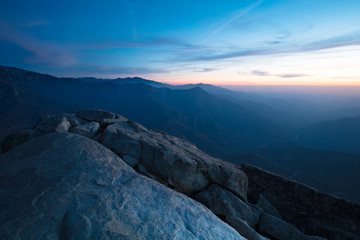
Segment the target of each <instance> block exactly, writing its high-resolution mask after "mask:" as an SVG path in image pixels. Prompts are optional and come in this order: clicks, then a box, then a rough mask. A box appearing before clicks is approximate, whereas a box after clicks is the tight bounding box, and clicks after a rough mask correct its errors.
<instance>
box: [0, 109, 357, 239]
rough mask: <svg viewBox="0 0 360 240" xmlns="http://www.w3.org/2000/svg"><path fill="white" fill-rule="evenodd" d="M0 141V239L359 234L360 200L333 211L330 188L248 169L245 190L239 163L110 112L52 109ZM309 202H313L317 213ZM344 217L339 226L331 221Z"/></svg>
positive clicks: (252, 236)
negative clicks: (320, 191)
mask: <svg viewBox="0 0 360 240" xmlns="http://www.w3.org/2000/svg"><path fill="white" fill-rule="evenodd" d="M78 135H80V136H78ZM2 146H6V149H5V151H9V152H7V153H5V154H4V155H2V156H1V157H2V159H1V160H0V203H1V205H0V210H1V211H2V214H1V215H0V238H1V239H2V238H4V239H7V238H10V239H11V237H13V236H15V235H14V234H17V236H18V238H19V239H244V238H243V237H245V238H246V239H249V240H253V239H254V240H264V239H267V237H269V238H271V239H272V240H273V239H275V240H282V239H306V240H315V239H321V238H317V237H312V236H307V235H305V234H304V233H302V232H305V233H306V234H310V235H319V236H327V237H329V238H328V239H329V240H330V239H354V240H355V239H357V237H358V236H359V234H358V231H359V228H357V226H358V224H357V225H356V221H357V222H358V223H359V222H360V221H359V217H358V216H359V215H357V214H358V212H359V209H360V208H359V206H358V205H351V206H353V207H354V209H355V210H354V211H353V212H354V213H349V209H348V207H349V206H350V205H347V204H348V203H347V202H345V206H342V202H340V203H339V204H338V205H336V206H337V207H338V209H336V208H335V207H336V206H335V207H331V206H332V205H331V204H330V202H329V201H328V198H326V197H325V198H324V197H322V196H323V195H320V197H319V196H317V195H316V194H315V195H314V192H306V191H307V190H306V191H305V190H302V189H303V187H301V186H300V187H299V186H298V185H299V184H297V183H294V184H295V185H294V186H293V185H291V184H290V185H289V184H288V182H289V181H288V180H286V181H285V180H280V181H279V180H278V178H277V176H274V175H272V174H270V175H269V176H268V173H266V174H264V172H263V171H261V170H259V171H257V170H256V169H255V170H256V171H255V170H254V168H251V167H249V166H243V169H244V171H245V172H246V173H247V174H248V176H249V179H250V188H249V189H248V177H247V176H246V175H245V173H244V172H243V171H242V170H241V168H240V167H238V166H235V165H233V164H230V163H227V162H224V161H221V160H219V159H216V158H214V157H212V156H209V155H208V154H206V153H204V152H202V151H200V150H199V149H198V148H197V147H196V146H195V145H193V144H191V143H189V142H187V141H185V140H181V139H179V138H176V137H173V136H170V135H168V134H166V133H164V132H159V131H155V130H149V129H146V128H145V127H143V126H141V125H139V124H137V123H135V122H132V121H129V120H127V119H126V118H124V117H121V116H120V115H117V114H114V113H109V112H106V111H103V110H96V109H92V110H82V111H79V112H78V113H76V114H60V115H54V116H47V117H45V118H42V119H40V120H39V121H38V122H37V124H36V125H35V126H34V127H33V128H32V129H26V130H20V131H18V132H16V133H14V134H12V135H10V136H9V137H7V138H6V139H5V140H4V142H3V143H2ZM14 147H15V149H13V150H11V149H12V148H14ZM3 150H4V149H3ZM139 173H140V174H141V175H145V176H147V177H148V178H147V177H144V176H141V175H140V174H139ZM150 178H152V179H150ZM154 180H155V181H154ZM290 182H291V181H290ZM159 183H161V184H159ZM277 184H278V185H280V186H278V185H277ZM170 188H172V189H170ZM294 189H295V190H294ZM306 189H307V188H306ZM174 190H176V191H177V192H176V191H174ZM248 190H249V191H248ZM294 191H295V192H294ZM304 191H305V192H304ZM312 191H314V190H312ZM179 192H181V193H179ZM182 193H184V194H186V195H188V196H186V195H184V194H182ZM296 193H304V194H305V195H304V196H296ZM289 194H290V195H289ZM284 196H287V197H285V198H284ZM289 196H290V197H289ZM314 196H315V198H313V197H314ZM327 196H328V195H327ZM191 198H194V199H196V200H197V201H198V202H196V201H194V200H192V199H191ZM248 198H249V201H248ZM303 198H304V199H303ZM305 198H307V199H305ZM309 199H310V200H309ZM277 201H279V202H277ZM281 201H284V203H283V202H281ZM301 201H303V202H301ZM307 201H308V202H307ZM309 201H310V202H309ZM311 201H312V202H313V203H311ZM199 202H200V203H199ZM201 203H202V204H204V205H205V206H206V207H207V208H206V207H205V206H204V205H202V204H201ZM304 204H305V205H304ZM307 204H310V205H311V204H313V207H312V208H311V211H312V212H311V213H309V212H307V211H305V210H306V206H307ZM322 204H325V205H326V206H322ZM328 204H330V205H328ZM304 206H305V208H304ZM287 207H289V208H291V207H294V209H295V210H291V209H290V210H288V209H286V208H287ZM283 208H285V210H284V209H283ZM324 209H327V210H326V211H324ZM344 209H345V212H344V213H341V214H342V215H341V214H340V213H339V212H341V211H343V210H344ZM210 210H211V211H210ZM330 210H332V211H334V212H335V213H336V214H333V215H331V214H329V211H330ZM212 212H213V213H215V214H216V215H218V217H216V216H215V215H214V214H213V213H212ZM322 214H325V215H322ZM327 214H328V215H327ZM346 214H350V215H351V214H353V215H351V216H350V217H349V219H347V218H346ZM307 215H308V216H310V218H308V216H307ZM318 215H322V218H319V216H318ZM328 216H330V218H329V219H327V217H328ZM338 216H340V219H341V221H342V222H343V223H339V226H340V227H336V226H335V225H334V222H331V221H333V218H334V219H336V217H338ZM219 217H220V218H221V219H222V220H223V221H221V220H220V218H219ZM336 221H340V220H336ZM224 222H227V223H228V224H229V225H230V226H232V227H233V228H231V227H230V226H229V225H227V224H226V223H224ZM287 222H290V223H291V224H293V225H291V224H289V223H287ZM299 222H300V223H301V224H299ZM329 223H331V224H329ZM346 224H350V225H349V226H345V225H346ZM1 226H2V227H1ZM297 228H299V229H300V230H301V231H302V232H301V231H300V230H298V229H297ZM330 228H333V229H330ZM351 228H352V230H349V229H351ZM234 229H235V230H236V231H235V230H234ZM309 229H310V230H309ZM343 229H344V230H345V231H344V232H341V231H342V230H343ZM326 231H327V232H326ZM325 232H326V234H327V235H326V234H325ZM239 234H240V235H241V236H242V237H241V236H240V235H239ZM3 236H4V237H3ZM334 236H335V237H334ZM342 237H343V238H342Z"/></svg>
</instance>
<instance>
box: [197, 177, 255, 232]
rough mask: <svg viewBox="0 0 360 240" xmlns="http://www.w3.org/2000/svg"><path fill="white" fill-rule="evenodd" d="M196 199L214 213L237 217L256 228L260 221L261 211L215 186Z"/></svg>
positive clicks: (199, 194) (198, 195)
mask: <svg viewBox="0 0 360 240" xmlns="http://www.w3.org/2000/svg"><path fill="white" fill-rule="evenodd" d="M194 199H196V200H197V201H199V202H201V203H203V204H204V205H205V206H206V207H208V208H209V209H210V210H211V211H212V212H213V213H215V214H217V215H219V216H224V217H226V218H228V217H237V218H239V219H241V220H243V221H245V222H246V223H247V224H248V225H249V226H250V227H252V228H255V225H256V224H257V222H258V221H259V214H260V211H259V210H256V209H254V208H250V207H249V206H248V205H247V204H246V203H244V202H243V201H242V200H240V199H239V198H238V197H236V196H235V195H234V194H233V193H231V192H230V191H228V190H226V189H224V188H222V187H220V186H219V185H216V184H213V185H211V186H210V187H209V188H207V189H205V190H203V191H201V192H200V193H198V194H196V195H195V196H194Z"/></svg>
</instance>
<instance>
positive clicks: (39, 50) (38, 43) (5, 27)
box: [0, 21, 78, 66]
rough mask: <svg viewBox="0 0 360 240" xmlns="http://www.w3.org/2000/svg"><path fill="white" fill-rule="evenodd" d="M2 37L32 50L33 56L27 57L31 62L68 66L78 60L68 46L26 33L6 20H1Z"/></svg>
mask: <svg viewBox="0 0 360 240" xmlns="http://www.w3.org/2000/svg"><path fill="white" fill-rule="evenodd" d="M0 39H3V40H5V41H9V42H12V43H15V44H16V45H18V46H19V47H21V48H23V49H25V50H27V51H28V52H30V53H31V54H32V56H31V57H29V58H28V59H27V61H28V62H29V63H50V64H53V65H60V66H68V65H73V64H76V63H77V62H78V61H77V60H76V58H75V56H74V54H73V53H72V52H70V51H69V50H68V49H66V47H64V46H62V45H59V44H56V43H53V42H47V41H42V40H40V39H38V38H36V37H34V36H32V35H28V34H25V33H23V32H21V31H19V30H18V29H16V28H15V27H14V26H13V25H12V24H10V23H8V22H5V21H0Z"/></svg>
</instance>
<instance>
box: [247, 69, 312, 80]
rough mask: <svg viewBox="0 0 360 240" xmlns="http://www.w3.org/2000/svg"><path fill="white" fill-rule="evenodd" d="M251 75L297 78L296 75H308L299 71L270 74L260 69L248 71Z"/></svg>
mask: <svg viewBox="0 0 360 240" xmlns="http://www.w3.org/2000/svg"><path fill="white" fill-rule="evenodd" d="M250 74H251V75H255V76H261V77H265V76H272V77H281V78H298V77H307V76H309V75H306V74H300V73H287V74H271V73H269V72H265V71H261V70H254V71H252V72H251V73H250Z"/></svg>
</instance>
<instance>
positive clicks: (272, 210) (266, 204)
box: [256, 194, 281, 219]
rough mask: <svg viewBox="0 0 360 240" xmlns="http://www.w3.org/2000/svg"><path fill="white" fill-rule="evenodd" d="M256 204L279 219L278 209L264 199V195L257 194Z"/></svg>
mask: <svg viewBox="0 0 360 240" xmlns="http://www.w3.org/2000/svg"><path fill="white" fill-rule="evenodd" d="M256 206H258V207H259V208H261V209H262V210H263V211H264V212H266V213H268V214H271V215H273V216H274V217H277V218H280V219H281V215H280V213H279V211H278V210H277V209H276V208H275V207H274V206H273V205H272V204H271V203H270V202H269V201H268V200H267V199H266V197H264V195H262V194H259V199H258V201H257V202H256Z"/></svg>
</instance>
